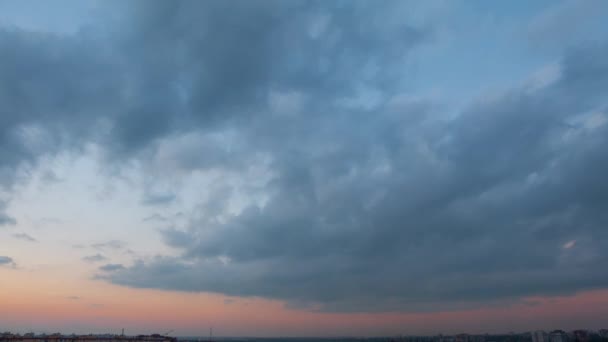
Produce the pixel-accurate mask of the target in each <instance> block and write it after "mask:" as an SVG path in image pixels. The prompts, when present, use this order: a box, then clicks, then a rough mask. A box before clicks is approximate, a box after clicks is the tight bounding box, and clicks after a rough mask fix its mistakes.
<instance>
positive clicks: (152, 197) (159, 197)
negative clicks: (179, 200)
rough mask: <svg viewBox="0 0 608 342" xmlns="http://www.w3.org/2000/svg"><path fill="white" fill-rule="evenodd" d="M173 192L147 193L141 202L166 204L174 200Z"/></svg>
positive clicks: (145, 203)
mask: <svg viewBox="0 0 608 342" xmlns="http://www.w3.org/2000/svg"><path fill="white" fill-rule="evenodd" d="M175 198H176V197H175V194H171V193H153V194H151V193H148V194H145V196H144V198H142V200H141V203H142V204H144V205H161V206H164V205H167V204H169V203H171V202H173V201H175Z"/></svg>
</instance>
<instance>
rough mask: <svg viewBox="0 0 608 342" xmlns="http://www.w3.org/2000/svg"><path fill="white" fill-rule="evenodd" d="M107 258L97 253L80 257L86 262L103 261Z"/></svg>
mask: <svg viewBox="0 0 608 342" xmlns="http://www.w3.org/2000/svg"><path fill="white" fill-rule="evenodd" d="M107 259H108V258H106V257H105V256H103V255H101V254H99V253H97V254H95V255H87V256H85V257H83V258H82V260H84V261H86V262H100V261H105V260H107Z"/></svg>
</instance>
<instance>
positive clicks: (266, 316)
mask: <svg viewBox="0 0 608 342" xmlns="http://www.w3.org/2000/svg"><path fill="white" fill-rule="evenodd" d="M47 275H48V274H47ZM47 275H45V272H41V273H40V274H39V273H33V272H24V271H21V270H12V269H2V270H0V278H1V279H2V284H1V288H2V291H0V303H1V305H0V319H2V321H3V322H5V324H8V325H6V326H5V327H3V328H4V329H8V328H10V327H11V326H13V327H14V328H13V330H15V331H17V330H27V329H33V330H35V329H48V330H49V332H50V331H51V330H52V331H61V332H65V333H71V332H78V333H85V332H107V331H109V330H110V331H113V332H116V331H119V330H117V329H121V328H123V327H127V328H128V329H129V330H131V332H132V333H154V332H164V331H169V330H175V331H176V332H177V334H178V335H182V336H189V335H190V336H194V335H203V336H204V335H206V334H207V331H208V328H209V327H210V326H213V327H214V331H216V333H217V334H219V335H225V336H328V335H342V336H346V335H348V336H369V335H398V334H408V333H409V334H417V333H420V334H438V333H457V332H462V331H467V332H471V333H484V332H500V331H502V332H506V330H515V331H521V330H523V331H526V330H535V329H539V328H544V329H551V328H556V327H568V326H571V325H572V327H573V328H576V327H582V328H593V327H587V326H585V324H588V323H587V322H592V321H595V322H598V321H607V320H608V290H597V291H588V292H584V293H579V294H577V295H574V296H566V297H551V298H548V297H547V298H545V297H538V298H528V299H527V300H526V302H527V303H528V304H516V305H511V306H505V307H491V308H482V309H474V310H461V311H445V312H432V313H321V312H309V311H303V310H293V309H288V308H286V307H285V306H284V305H283V303H281V302H279V301H273V300H266V299H259V298H230V299H229V300H227V297H226V296H223V295H219V294H206V293H179V292H169V291H160V290H150V289H133V288H127V287H120V286H116V285H112V284H107V283H104V282H101V281H96V280H91V279H84V280H83V279H79V278H77V277H71V278H70V276H69V275H66V276H65V277H64V276H55V277H48V276H47ZM75 294H77V295H78V298H71V297H72V296H74V295H75ZM538 317H543V321H538Z"/></svg>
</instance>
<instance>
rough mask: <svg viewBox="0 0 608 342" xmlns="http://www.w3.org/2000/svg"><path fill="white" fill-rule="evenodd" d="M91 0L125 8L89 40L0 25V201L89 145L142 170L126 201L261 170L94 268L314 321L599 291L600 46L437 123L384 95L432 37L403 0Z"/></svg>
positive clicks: (107, 245) (605, 166)
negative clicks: (200, 175) (54, 158)
mask: <svg viewBox="0 0 608 342" xmlns="http://www.w3.org/2000/svg"><path fill="white" fill-rule="evenodd" d="M109 6H117V7H120V6H124V7H121V9H120V10H116V11H117V12H119V13H123V14H124V18H122V19H119V20H118V21H117V22H116V23H113V24H115V25H112V31H111V32H106V33H104V34H97V33H96V32H95V31H94V30H93V31H87V32H88V33H86V32H85V33H78V34H75V35H73V36H69V37H63V36H52V35H45V34H34V33H29V32H20V31H18V30H13V31H6V30H5V31H2V32H1V34H0V48H2V51H9V53H8V54H7V55H6V56H4V57H3V60H2V61H1V62H0V72H2V74H3V78H2V80H0V89H1V90H2V91H1V92H0V99H1V100H3V101H2V103H3V108H4V109H3V110H4V113H5V114H1V115H0V187H2V190H7V191H10V190H11V188H12V187H13V185H14V184H15V182H17V181H18V178H19V168H20V167H23V166H24V165H25V166H29V167H33V166H35V164H36V162H37V159H38V158H39V157H40V156H41V155H48V154H53V153H57V151H63V150H66V149H71V150H75V151H81V152H82V146H84V145H85V144H86V143H96V144H99V145H100V146H103V148H104V149H103V152H104V153H105V155H104V157H105V158H106V160H105V161H107V162H108V163H110V164H112V165H118V166H119V167H120V166H122V165H128V164H129V163H128V162H129V161H133V160H135V161H137V162H138V163H140V165H142V166H143V169H144V170H146V172H149V173H150V175H149V177H150V179H146V182H145V184H146V185H145V187H146V189H144V191H143V194H144V195H143V196H144V197H143V199H142V203H143V204H155V205H158V206H162V205H167V204H168V203H171V202H173V201H174V199H175V195H173V192H166V193H165V192H162V193H161V194H160V195H158V193H157V192H155V191H156V189H157V187H156V186H157V184H156V183H157V182H156V181H157V179H156V177H157V176H158V175H162V174H163V172H169V173H170V172H172V171H173V172H175V173H176V175H172V176H174V177H175V178H179V177H180V176H182V175H188V174H192V173H196V172H202V171H219V173H220V174H222V175H230V176H232V177H235V178H238V179H247V178H246V176H247V175H248V174H249V172H253V171H252V169H256V167H257V168H261V169H262V171H260V173H263V176H264V177H267V178H269V179H270V180H269V181H268V182H261V184H257V183H256V184H252V185H249V184H248V185H246V186H243V187H242V188H238V189H236V188H235V187H236V186H232V185H226V186H217V187H216V188H205V189H200V191H201V193H203V192H204V193H211V194H212V196H211V198H210V199H209V200H207V201H206V202H205V203H201V205H200V206H199V207H198V209H199V210H198V212H196V213H194V214H193V215H191V217H189V218H187V219H186V221H187V224H186V225H185V226H184V227H178V228H179V229H177V228H169V229H165V230H162V231H161V237H162V238H163V241H164V242H165V243H166V244H167V245H169V246H171V247H173V248H175V249H177V251H178V254H177V256H157V257H154V258H151V259H142V260H139V261H137V262H136V263H135V264H133V265H131V266H128V267H125V266H123V265H121V264H107V265H104V266H101V267H100V268H99V269H100V270H101V271H106V272H107V273H103V274H102V275H101V276H98V278H101V279H105V280H108V281H111V282H113V283H116V284H121V285H127V286H133V287H149V288H159V289H166V290H178V291H210V292H217V293H222V294H225V295H227V296H259V297H265V298H273V299H280V300H284V301H286V302H288V304H289V305H291V306H292V307H299V308H309V309H312V308H315V309H320V310H326V311H383V310H399V311H414V310H415V311H433V310H444V309H449V308H468V307H478V306H483V305H495V304H496V303H510V302H512V301H516V300H520V299H521V298H523V297H526V296H530V295H552V294H568V293H574V292H576V291H580V290H585V289H593V288H605V287H607V286H608V276H606V275H605V274H604V273H602V272H598V270H599V269H601V267H602V266H603V265H605V264H606V262H607V261H608V254H607V253H606V250H608V249H607V248H606V246H607V244H608V235H607V234H608V233H607V232H606V229H605V227H606V225H607V224H608V215H607V214H606V213H607V212H608V210H606V209H608V208H607V206H608V205H607V204H608V188H607V185H606V184H608V183H607V182H606V181H605V175H606V174H608V157H607V155H606V153H604V147H605V146H607V143H608V141H607V139H608V128H607V125H606V124H605V118H606V115H607V113H606V110H607V108H608V103H607V102H606V92H605V90H604V89H608V64H607V62H606V61H605V60H606V59H605V58H603V57H604V56H606V54H607V53H608V48H607V46H606V45H601V44H597V45H588V46H580V47H577V48H575V49H571V50H569V52H567V53H566V55H565V56H564V57H563V58H562V60H561V62H560V67H561V76H560V77H559V79H558V80H557V81H556V82H555V83H553V84H550V85H548V86H546V87H544V88H540V89H529V88H528V87H517V88H514V89H511V90H510V91H507V92H505V93H504V94H502V95H500V96H497V97H495V98H491V99H485V98H482V99H480V100H479V101H478V102H473V103H471V104H470V105H469V106H467V107H466V108H465V109H464V110H462V111H459V112H458V113H456V114H457V115H454V113H453V112H454V110H452V109H451V108H448V109H447V110H443V109H442V107H441V106H438V105H437V104H436V103H433V102H432V101H427V100H424V99H422V100H418V101H401V100H400V99H401V97H400V96H401V95H403V93H408V91H407V90H408V85H409V83H408V81H409V80H410V76H411V73H412V70H411V67H409V64H408V62H409V58H410V57H411V56H412V55H415V54H416V52H417V51H418V50H417V49H418V48H419V47H420V46H422V45H424V44H425V43H426V42H428V41H429V40H431V39H432V38H433V30H432V28H430V27H426V26H421V25H413V24H410V23H409V22H408V20H404V16H403V14H404V10H407V6H405V5H404V3H403V2H399V1H395V2H393V1H383V2H381V3H376V2H374V3H371V2H364V1H347V2H322V1H318V2H317V1H307V2H300V1H295V2H284V1H257V2H239V1H204V2H201V1H179V2H161V1H140V2H129V3H124V4H121V5H118V4H117V3H111V4H110V5H109ZM472 72H475V70H472ZM155 168H157V169H155ZM167 168H168V169H169V171H167ZM161 169H162V170H161ZM161 171H162V172H161ZM252 183H254V182H252ZM260 194H261V195H263V196H262V197H264V198H265V200H264V203H263V204H258V203H256V204H248V203H246V204H245V206H246V207H245V209H244V210H242V211H240V212H238V213H235V212H234V211H231V208H230V207H231V205H232V204H233V203H234V202H239V203H240V202H242V201H239V200H242V198H240V197H239V196H241V197H248V196H251V197H255V196H257V195H260ZM235 199H236V200H235ZM231 200H235V201H231ZM6 203H8V202H7V201H4V202H2V201H0V224H1V223H3V222H4V223H9V222H11V221H10V218H9V216H7V215H8V214H5V207H6ZM3 215H4V216H3ZM572 241H575V243H572ZM92 247H93V248H97V249H100V250H104V249H116V250H117V249H124V248H125V244H124V243H123V242H121V241H116V240H113V241H108V242H102V243H97V244H93V245H92Z"/></svg>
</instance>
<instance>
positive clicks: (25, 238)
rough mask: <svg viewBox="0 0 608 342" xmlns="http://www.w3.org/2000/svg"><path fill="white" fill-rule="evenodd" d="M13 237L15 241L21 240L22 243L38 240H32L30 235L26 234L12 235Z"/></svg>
mask: <svg viewBox="0 0 608 342" xmlns="http://www.w3.org/2000/svg"><path fill="white" fill-rule="evenodd" d="M13 237H14V238H15V239H19V240H23V241H28V242H36V241H38V240H36V239H34V238H33V237H31V236H30V235H28V234H26V233H17V234H13Z"/></svg>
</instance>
